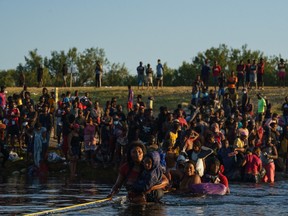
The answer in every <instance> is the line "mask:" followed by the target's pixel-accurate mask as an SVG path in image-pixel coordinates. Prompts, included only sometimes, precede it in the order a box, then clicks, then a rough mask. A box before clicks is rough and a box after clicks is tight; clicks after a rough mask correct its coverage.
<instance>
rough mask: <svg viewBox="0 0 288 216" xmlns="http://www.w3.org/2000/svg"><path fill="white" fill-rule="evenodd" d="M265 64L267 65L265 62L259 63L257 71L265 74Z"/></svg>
mask: <svg viewBox="0 0 288 216" xmlns="http://www.w3.org/2000/svg"><path fill="white" fill-rule="evenodd" d="M264 66H265V64H264V62H263V63H259V64H257V73H258V74H264Z"/></svg>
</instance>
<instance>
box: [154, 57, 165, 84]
mask: <svg viewBox="0 0 288 216" xmlns="http://www.w3.org/2000/svg"><path fill="white" fill-rule="evenodd" d="M157 63H158V64H157V66H156V76H157V78H156V79H157V86H156V88H158V87H159V86H160V87H163V73H164V68H163V65H162V64H161V60H160V59H158V61H157Z"/></svg>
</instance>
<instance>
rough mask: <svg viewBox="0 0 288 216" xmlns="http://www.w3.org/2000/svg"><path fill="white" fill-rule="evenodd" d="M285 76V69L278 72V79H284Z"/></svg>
mask: <svg viewBox="0 0 288 216" xmlns="http://www.w3.org/2000/svg"><path fill="white" fill-rule="evenodd" d="M285 76H286V72H285V71H279V72H278V77H279V79H285Z"/></svg>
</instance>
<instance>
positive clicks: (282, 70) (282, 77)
mask: <svg viewBox="0 0 288 216" xmlns="http://www.w3.org/2000/svg"><path fill="white" fill-rule="evenodd" d="M285 69H286V64H285V62H284V59H282V58H281V59H280V62H279V64H278V74H277V75H278V79H279V87H281V86H282V87H285V77H286V71H285Z"/></svg>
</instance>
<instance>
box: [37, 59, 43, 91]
mask: <svg viewBox="0 0 288 216" xmlns="http://www.w3.org/2000/svg"><path fill="white" fill-rule="evenodd" d="M43 73H44V70H43V67H42V65H41V64H38V67H37V82H38V88H40V87H42V85H43Z"/></svg>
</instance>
